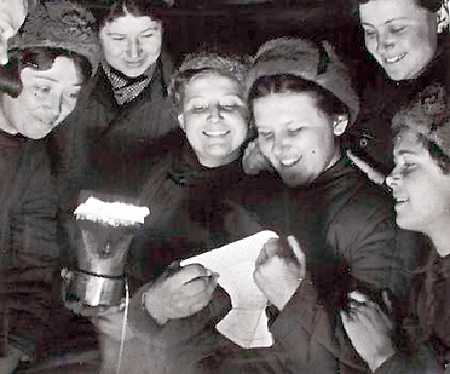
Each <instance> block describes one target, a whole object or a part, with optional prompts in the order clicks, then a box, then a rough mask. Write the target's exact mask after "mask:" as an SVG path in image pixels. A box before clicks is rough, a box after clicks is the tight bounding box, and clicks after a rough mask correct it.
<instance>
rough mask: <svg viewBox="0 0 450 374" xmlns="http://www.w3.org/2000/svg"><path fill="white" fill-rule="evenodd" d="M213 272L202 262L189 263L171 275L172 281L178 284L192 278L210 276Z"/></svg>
mask: <svg viewBox="0 0 450 374" xmlns="http://www.w3.org/2000/svg"><path fill="white" fill-rule="evenodd" d="M210 275H212V272H211V271H210V270H208V269H206V268H205V267H204V266H203V265H200V264H189V265H186V266H183V267H182V268H180V269H179V270H178V271H177V272H176V273H174V274H173V275H171V276H170V278H169V279H170V281H171V282H173V283H176V284H180V285H182V284H184V283H187V282H189V281H191V280H192V279H195V278H200V277H205V276H210Z"/></svg>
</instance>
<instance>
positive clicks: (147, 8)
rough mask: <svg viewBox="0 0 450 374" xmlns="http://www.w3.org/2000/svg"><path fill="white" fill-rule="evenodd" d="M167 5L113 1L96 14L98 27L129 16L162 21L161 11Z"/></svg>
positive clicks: (153, 1)
mask: <svg viewBox="0 0 450 374" xmlns="http://www.w3.org/2000/svg"><path fill="white" fill-rule="evenodd" d="M167 7H168V5H167V3H166V2H165V1H164V0H115V1H113V2H112V4H111V5H110V6H109V7H107V8H105V9H102V10H100V11H98V13H97V14H96V18H97V22H98V27H99V29H101V28H102V27H103V26H104V25H105V23H107V22H112V21H114V20H115V19H116V18H119V17H124V16H126V15H127V14H131V15H133V16H135V17H144V16H149V17H150V18H151V19H153V20H155V21H160V22H162V21H163V14H162V12H161V10H163V9H165V8H167Z"/></svg>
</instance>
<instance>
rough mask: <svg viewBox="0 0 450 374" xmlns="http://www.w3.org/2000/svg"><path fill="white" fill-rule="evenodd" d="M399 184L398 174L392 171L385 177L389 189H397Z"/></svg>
mask: <svg viewBox="0 0 450 374" xmlns="http://www.w3.org/2000/svg"><path fill="white" fill-rule="evenodd" d="M399 182H400V176H399V174H398V173H397V172H396V171H395V170H393V171H392V172H391V174H389V175H388V176H387V177H386V184H387V185H388V187H389V188H391V189H393V188H394V187H397V186H398V184H399Z"/></svg>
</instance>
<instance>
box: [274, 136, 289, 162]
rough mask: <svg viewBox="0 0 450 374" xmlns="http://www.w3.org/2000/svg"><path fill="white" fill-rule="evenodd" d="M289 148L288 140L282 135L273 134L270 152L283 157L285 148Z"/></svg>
mask: <svg viewBox="0 0 450 374" xmlns="http://www.w3.org/2000/svg"><path fill="white" fill-rule="evenodd" d="M288 148H289V145H288V142H287V140H286V138H285V137H284V136H281V135H275V136H274V141H273V145H272V152H273V154H274V155H275V156H276V157H277V158H281V157H283V155H284V153H285V152H286V150H287V149H288Z"/></svg>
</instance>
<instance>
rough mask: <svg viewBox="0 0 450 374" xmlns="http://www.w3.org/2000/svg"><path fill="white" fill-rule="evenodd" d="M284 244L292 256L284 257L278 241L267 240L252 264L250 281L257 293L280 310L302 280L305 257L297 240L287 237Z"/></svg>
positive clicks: (304, 269)
mask: <svg viewBox="0 0 450 374" xmlns="http://www.w3.org/2000/svg"><path fill="white" fill-rule="evenodd" d="M287 242H288V244H289V247H290V248H291V249H292V252H293V253H294V256H295V257H293V258H292V257H291V258H290V257H289V256H285V255H284V254H283V249H282V246H281V243H280V239H271V240H269V241H268V242H267V243H266V244H265V245H264V247H263V248H262V249H261V252H260V254H259V256H258V258H257V259H256V262H255V271H254V272H253V279H254V280H255V283H256V285H257V286H258V288H259V289H260V290H261V292H262V293H263V294H264V295H265V296H266V297H267V299H268V300H269V301H270V302H271V303H272V304H273V305H275V306H276V307H277V308H278V310H279V311H281V310H283V308H284V307H285V305H286V304H287V303H288V301H289V300H290V298H291V297H292V295H293V294H294V293H295V291H296V290H297V288H298V287H299V286H300V283H301V281H302V278H304V277H305V273H306V265H305V254H304V253H303V251H302V250H301V248H300V245H299V243H298V241H297V240H296V239H295V238H294V237H293V236H288V238H287Z"/></svg>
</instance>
